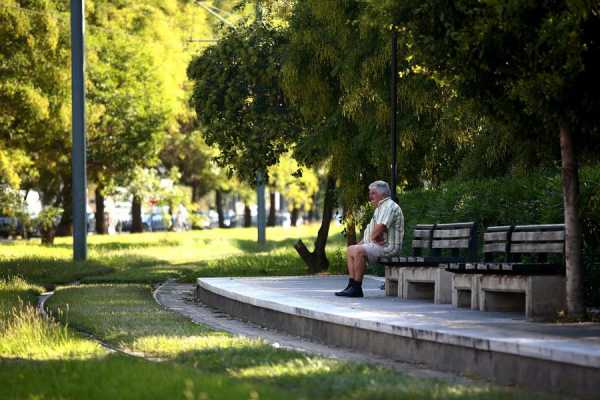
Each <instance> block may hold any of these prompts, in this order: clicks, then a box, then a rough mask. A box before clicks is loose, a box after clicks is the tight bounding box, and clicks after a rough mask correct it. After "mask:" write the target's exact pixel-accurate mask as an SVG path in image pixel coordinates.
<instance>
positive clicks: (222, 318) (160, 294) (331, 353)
mask: <svg viewBox="0 0 600 400" xmlns="http://www.w3.org/2000/svg"><path fill="white" fill-rule="evenodd" d="M194 289H195V285H193V284H182V283H176V282H174V281H167V282H166V283H164V284H163V285H161V286H159V287H158V288H157V289H156V290H155V291H154V298H155V299H156V301H157V302H158V303H159V304H160V305H162V306H163V307H165V308H167V309H169V310H171V311H174V312H177V313H179V314H181V315H183V316H185V317H187V318H189V319H191V320H192V321H193V322H195V323H198V324H203V325H208V326H210V327H212V328H214V329H217V330H221V331H225V332H229V333H232V334H234V335H240V336H244V337H249V338H254V339H261V340H264V341H265V342H267V343H269V344H271V345H272V346H274V347H281V348H286V349H291V350H296V351H301V352H306V353H310V354H317V355H321V356H325V357H332V358H336V359H340V360H348V361H356V362H365V363H369V364H377V365H383V366H385V367H389V368H393V369H395V370H397V371H400V372H403V373H406V374H408V375H410V376H413V377H416V378H435V379H443V380H444V381H447V382H453V383H463V384H464V383H469V382H472V381H473V380H472V379H470V378H466V377H462V376H459V375H457V374H451V373H447V372H441V371H434V370H431V369H427V368H425V367H424V366H422V365H416V364H411V363H406V362H401V361H397V360H393V359H390V358H386V357H381V356H377V355H373V354H368V353H362V352H357V351H356V350H351V349H345V348H340V347H336V346H329V345H325V344H321V343H317V342H314V341H310V340H307V339H305V338H302V337H299V336H293V335H289V334H286V333H284V332H279V331H275V330H271V329H267V328H264V327H260V326H258V325H255V324H252V323H249V322H242V321H240V320H237V319H234V318H231V317H230V316H228V315H227V314H224V313H222V312H221V311H219V310H216V309H213V308H211V307H208V306H205V305H203V304H201V303H198V302H196V301H195V300H194Z"/></svg>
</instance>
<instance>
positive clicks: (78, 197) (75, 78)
mask: <svg viewBox="0 0 600 400" xmlns="http://www.w3.org/2000/svg"><path fill="white" fill-rule="evenodd" d="M84 23H85V14H84V0H71V95H72V115H71V129H72V137H73V148H72V175H73V192H72V196H73V259H74V260H75V261H85V260H86V259H87V213H86V212H87V209H86V208H87V207H86V206H87V193H86V189H87V176H86V143H85V142H86V140H85V85H84V82H85V79H84V77H85V36H84V35H85V29H84Z"/></svg>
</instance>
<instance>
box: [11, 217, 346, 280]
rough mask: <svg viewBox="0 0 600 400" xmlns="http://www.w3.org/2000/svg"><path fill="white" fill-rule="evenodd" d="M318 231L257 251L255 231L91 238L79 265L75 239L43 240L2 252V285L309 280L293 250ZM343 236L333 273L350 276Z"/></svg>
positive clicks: (309, 228)
mask: <svg viewBox="0 0 600 400" xmlns="http://www.w3.org/2000/svg"><path fill="white" fill-rule="evenodd" d="M318 228H319V227H318V225H306V226H302V227H297V228H269V229H267V238H268V241H267V244H266V245H265V246H259V245H258V244H257V243H256V228H234V229H211V230H204V231H191V232H165V233H158V232H155V233H143V234H124V235H113V236H105V235H102V236H100V235H92V236H89V238H88V253H89V256H88V261H86V262H83V263H73V262H72V261H71V260H72V249H71V248H72V240H71V238H57V240H56V244H55V245H54V246H49V247H45V246H41V245H40V244H39V240H33V241H16V242H13V243H2V244H0V277H9V276H14V275H19V276H23V277H27V280H28V281H30V282H34V283H39V284H42V285H50V284H67V283H72V282H74V281H81V282H105V283H107V282H113V283H115V282H118V283H132V282H133V283H148V282H162V281H164V280H165V279H167V278H178V279H180V280H183V281H189V282H192V281H193V280H194V279H195V278H196V277H198V276H265V275H298V274H305V273H306V267H305V266H304V264H303V263H302V261H301V260H300V258H299V257H298V255H297V254H296V252H295V250H294V249H293V247H292V245H293V243H294V242H295V241H296V240H298V239H303V240H304V241H305V242H307V245H309V247H311V246H312V241H313V240H314V237H315V236H316V233H317V230H318ZM340 231H341V228H340V227H337V226H333V225H332V228H331V234H330V240H329V245H328V256H329V260H330V261H331V267H330V271H333V272H339V273H343V272H344V269H345V267H344V262H343V259H342V257H341V255H342V253H341V252H340V251H341V248H342V244H343V238H342V236H341V234H340Z"/></svg>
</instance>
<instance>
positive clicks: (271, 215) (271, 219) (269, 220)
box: [267, 191, 277, 226]
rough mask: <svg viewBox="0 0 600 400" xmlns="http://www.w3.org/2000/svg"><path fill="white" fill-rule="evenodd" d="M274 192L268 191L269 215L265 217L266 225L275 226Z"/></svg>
mask: <svg viewBox="0 0 600 400" xmlns="http://www.w3.org/2000/svg"><path fill="white" fill-rule="evenodd" d="M275 211H276V210H275V192H272V191H269V217H268V218H267V226H275V223H276V222H277V221H276V215H275Z"/></svg>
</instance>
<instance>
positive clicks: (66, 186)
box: [56, 175, 73, 236]
mask: <svg viewBox="0 0 600 400" xmlns="http://www.w3.org/2000/svg"><path fill="white" fill-rule="evenodd" d="M72 187H73V186H72V184H71V175H68V176H66V177H63V187H62V191H61V194H60V200H61V201H60V204H59V207H62V209H63V213H62V216H61V218H60V222H59V223H58V226H57V227H56V236H72V235H73V193H72V190H71V188H72Z"/></svg>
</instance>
